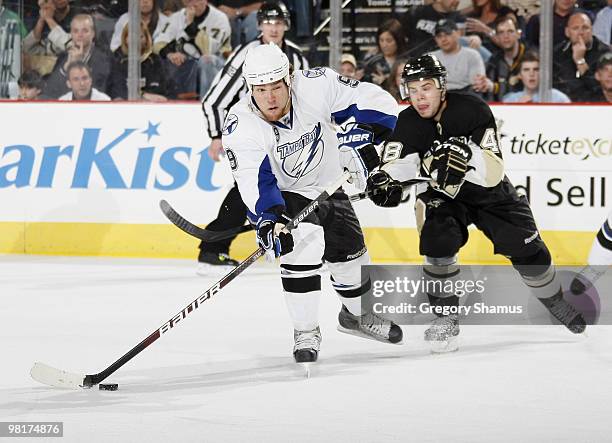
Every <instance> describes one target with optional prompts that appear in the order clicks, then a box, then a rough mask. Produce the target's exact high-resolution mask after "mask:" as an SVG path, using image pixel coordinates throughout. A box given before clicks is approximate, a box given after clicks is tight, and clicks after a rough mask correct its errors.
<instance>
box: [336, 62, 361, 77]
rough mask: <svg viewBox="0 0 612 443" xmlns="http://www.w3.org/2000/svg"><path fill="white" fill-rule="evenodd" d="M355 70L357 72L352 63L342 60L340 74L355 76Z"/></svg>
mask: <svg viewBox="0 0 612 443" xmlns="http://www.w3.org/2000/svg"><path fill="white" fill-rule="evenodd" d="M355 72H357V70H356V69H355V66H353V64H352V63H349V62H344V63H342V64H341V65H340V74H341V75H344V76H345V77H350V78H353V77H354V76H355Z"/></svg>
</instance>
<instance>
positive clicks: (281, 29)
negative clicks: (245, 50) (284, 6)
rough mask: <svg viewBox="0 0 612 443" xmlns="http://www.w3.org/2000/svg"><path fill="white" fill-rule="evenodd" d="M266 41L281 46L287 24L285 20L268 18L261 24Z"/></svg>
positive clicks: (264, 40)
mask: <svg viewBox="0 0 612 443" xmlns="http://www.w3.org/2000/svg"><path fill="white" fill-rule="evenodd" d="M259 29H260V30H261V34H262V35H261V36H262V39H263V42H264V43H270V42H272V43H274V44H275V45H277V46H281V45H282V43H283V37H284V36H285V30H286V29H287V25H286V24H285V22H284V21H283V20H266V21H264V22H263V23H261V24H260V25H259Z"/></svg>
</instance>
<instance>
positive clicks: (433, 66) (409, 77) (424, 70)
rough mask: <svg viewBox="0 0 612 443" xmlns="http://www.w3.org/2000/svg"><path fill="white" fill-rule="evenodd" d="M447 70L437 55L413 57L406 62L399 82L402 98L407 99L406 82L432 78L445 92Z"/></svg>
mask: <svg viewBox="0 0 612 443" xmlns="http://www.w3.org/2000/svg"><path fill="white" fill-rule="evenodd" d="M446 75H447V71H446V68H445V67H444V65H443V64H442V63H441V62H440V60H438V57H436V56H435V55H432V54H427V55H422V56H420V57H414V58H411V59H410V60H408V62H406V65H405V66H404V70H403V72H402V80H401V82H400V95H401V96H402V100H407V99H408V82H411V81H415V80H425V79H427V78H433V79H434V80H436V83H437V87H438V89H441V90H442V94H443V95H444V93H445V92H446Z"/></svg>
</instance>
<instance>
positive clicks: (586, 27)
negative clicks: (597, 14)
mask: <svg viewBox="0 0 612 443" xmlns="http://www.w3.org/2000/svg"><path fill="white" fill-rule="evenodd" d="M565 36H566V37H567V38H568V39H569V40H570V41H571V42H572V44H575V43H577V42H578V41H580V39H582V41H583V42H584V44H585V45H587V46H588V45H590V44H591V42H592V41H593V26H591V20H590V19H589V17H587V16H586V15H585V14H575V15H572V16H571V17H570V19H569V20H568V22H567V27H566V28H565Z"/></svg>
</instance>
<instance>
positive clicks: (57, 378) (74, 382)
mask: <svg viewBox="0 0 612 443" xmlns="http://www.w3.org/2000/svg"><path fill="white" fill-rule="evenodd" d="M349 177H350V175H349V173H348V172H345V173H344V174H343V175H342V177H340V178H339V179H338V180H336V181H335V182H334V183H332V184H331V185H329V186H328V187H327V188H326V189H325V190H324V191H323V192H322V193H321V194H320V195H319V196H318V197H317V198H316V199H315V200H313V201H311V202H310V203H309V204H308V205H307V206H306V207H305V208H304V209H302V210H301V211H300V212H299V213H298V214H297V215H296V216H295V217H293V218H292V219H291V220H290V221H289V222H288V223H287V224H286V226H285V228H284V229H286V230H287V231H291V230H293V229H295V228H296V227H297V226H298V225H299V224H300V223H301V222H302V221H304V219H305V218H306V217H308V216H309V215H310V214H311V213H312V212H313V211H314V210H315V209H316V208H317V207H318V206H319V204H320V203H322V202H323V201H325V200H327V199H328V198H329V196H330V195H331V194H333V193H334V192H336V190H337V189H338V188H339V187H340V186H342V184H343V183H344V182H345V181H346V180H347V179H348V178H349ZM264 253H265V252H264V250H263V249H262V248H258V249H257V250H256V251H255V252H253V253H252V254H251V255H249V256H248V257H247V258H246V259H245V260H244V261H243V262H242V263H240V264H239V265H238V266H236V267H235V268H234V269H232V270H231V271H230V272H229V273H227V274H226V275H225V276H224V277H222V278H221V280H219V281H218V282H217V283H215V284H214V285H213V286H212V287H210V288H209V289H207V290H206V291H205V292H204V293H203V294H201V295H200V296H199V297H198V298H196V299H195V300H194V301H192V302H191V303H190V304H188V305H187V306H186V307H185V308H183V309H182V310H181V311H180V312H179V313H178V314H176V315H175V316H173V317H171V318H170V320H168V321H167V322H165V323H164V324H163V325H162V326H161V327H160V328H158V329H156V330H155V331H153V332H152V333H151V334H150V335H149V336H148V337H147V338H145V339H144V340H143V341H141V342H140V343H138V344H137V345H136V346H134V347H133V348H132V349H130V350H129V351H128V352H126V353H125V354H124V355H123V356H121V357H120V358H119V359H118V360H117V361H115V362H114V363H113V364H111V365H110V366H109V367H107V368H106V369H104V370H102V371H101V372H98V373H97V374H88V375H86V374H77V373H73V372H67V371H63V370H61V369H56V368H53V367H51V366H49V365H46V364H44V363H40V362H36V363H34V366H33V367H32V370H31V371H30V375H31V376H32V378H33V379H34V380H36V381H38V382H40V383H42V384H45V385H49V386H55V387H58V388H70V389H79V388H91V387H92V386H94V385H97V384H98V383H100V382H101V381H103V380H105V379H106V378H107V377H109V376H110V375H111V374H113V373H114V372H115V371H116V370H117V369H119V368H120V367H122V366H123V365H125V364H126V363H127V362H129V361H130V360H131V359H132V358H134V357H136V356H137V355H138V354H140V352H142V351H143V350H144V349H145V348H147V347H148V346H149V345H151V344H152V343H154V342H155V341H156V340H157V339H158V338H160V337H161V336H162V335H163V334H166V333H168V332H170V331H171V330H172V328H174V327H175V326H176V325H177V324H178V323H179V322H180V321H181V320H184V319H185V317H187V315H188V314H191V313H192V312H193V311H195V310H196V309H197V308H198V307H199V306H200V305H201V304H202V303H204V302H205V301H206V300H208V299H210V298H211V297H213V296H214V295H217V294H218V293H219V291H221V289H223V288H224V287H225V286H226V285H227V284H228V283H229V282H231V281H232V280H234V279H235V278H236V277H238V275H240V274H241V273H242V272H243V271H244V270H245V269H247V268H248V267H249V266H251V265H252V264H253V263H255V262H256V261H257V259H258V258H259V257H261V256H262V255H264Z"/></svg>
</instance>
